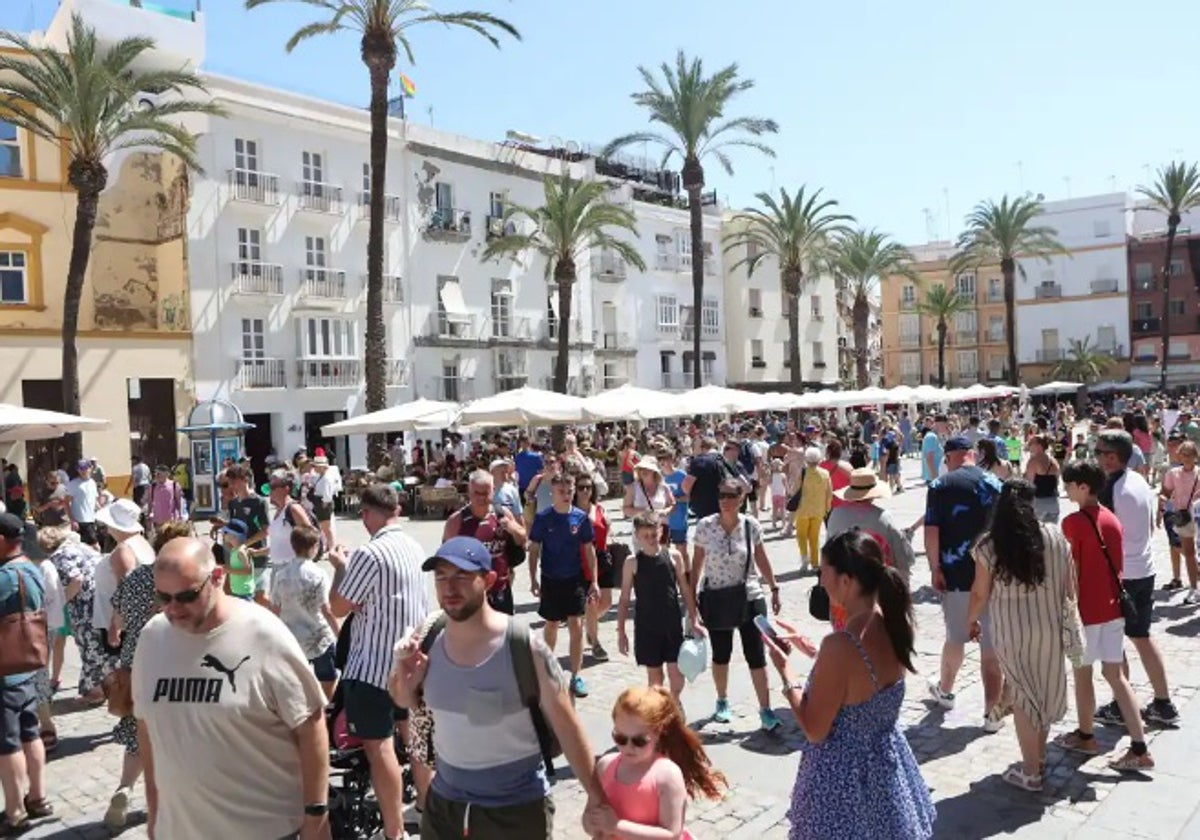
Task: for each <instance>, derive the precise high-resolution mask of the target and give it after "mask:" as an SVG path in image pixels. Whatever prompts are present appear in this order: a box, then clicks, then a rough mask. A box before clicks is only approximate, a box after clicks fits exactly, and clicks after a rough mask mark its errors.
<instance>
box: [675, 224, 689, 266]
mask: <svg viewBox="0 0 1200 840" xmlns="http://www.w3.org/2000/svg"><path fill="white" fill-rule="evenodd" d="M675 253H676V254H679V256H680V258H681V259H689V260H690V259H691V258H692V234H691V232H690V231H686V230H677V231H675Z"/></svg>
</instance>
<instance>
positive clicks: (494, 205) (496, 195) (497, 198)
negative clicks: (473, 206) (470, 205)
mask: <svg viewBox="0 0 1200 840" xmlns="http://www.w3.org/2000/svg"><path fill="white" fill-rule="evenodd" d="M488 215H489V216H491V217H492V218H493V219H499V218H500V217H501V216H503V215H504V193H502V192H493V193H491V194H490V195H489V196H488Z"/></svg>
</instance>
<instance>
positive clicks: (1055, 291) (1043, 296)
mask: <svg viewBox="0 0 1200 840" xmlns="http://www.w3.org/2000/svg"><path fill="white" fill-rule="evenodd" d="M1033 296H1034V298H1035V299H1037V300H1051V299H1053V298H1060V297H1062V284H1060V283H1042V284H1041V285H1040V286H1035V287H1034V289H1033Z"/></svg>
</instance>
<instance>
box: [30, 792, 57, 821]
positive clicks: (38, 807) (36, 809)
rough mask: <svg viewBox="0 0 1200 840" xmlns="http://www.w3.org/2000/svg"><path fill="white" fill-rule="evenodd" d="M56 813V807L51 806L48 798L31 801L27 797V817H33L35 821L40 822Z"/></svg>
mask: <svg viewBox="0 0 1200 840" xmlns="http://www.w3.org/2000/svg"><path fill="white" fill-rule="evenodd" d="M53 813H54V806H53V805H51V804H50V800H49V799H47V798H46V797H44V796H43V797H42V798H41V799H30V798H29V797H28V796H26V797H25V815H26V816H29V817H33V818H34V819H35V820H40V819H41V818H42V817H48V816H50V815H51V814H53Z"/></svg>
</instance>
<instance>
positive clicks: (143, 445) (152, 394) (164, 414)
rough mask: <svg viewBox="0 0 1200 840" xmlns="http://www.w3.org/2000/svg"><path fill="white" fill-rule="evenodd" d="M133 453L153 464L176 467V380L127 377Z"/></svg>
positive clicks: (154, 465)
mask: <svg viewBox="0 0 1200 840" xmlns="http://www.w3.org/2000/svg"><path fill="white" fill-rule="evenodd" d="M126 392H127V393H128V397H129V398H128V402H127V404H126V410H127V411H128V413H129V454H130V455H137V456H138V457H139V458H141V459H142V461H143V462H144V463H146V464H149V465H150V466H151V469H153V468H154V467H156V466H158V465H160V464H161V465H164V466H172V465H174V463H175V462H176V461H177V460H178V459H179V447H178V445H177V444H176V442H175V441H176V434H177V433H176V431H175V380H174V379H129V380H126Z"/></svg>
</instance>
